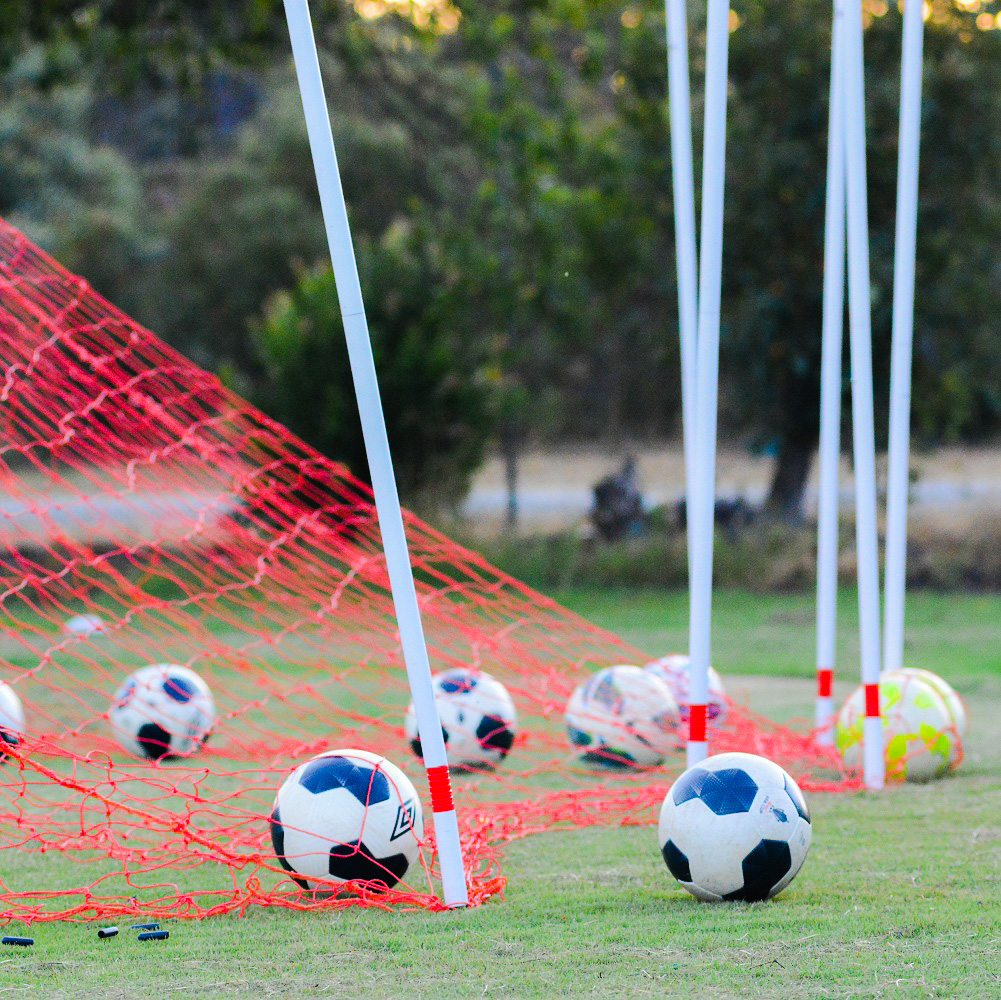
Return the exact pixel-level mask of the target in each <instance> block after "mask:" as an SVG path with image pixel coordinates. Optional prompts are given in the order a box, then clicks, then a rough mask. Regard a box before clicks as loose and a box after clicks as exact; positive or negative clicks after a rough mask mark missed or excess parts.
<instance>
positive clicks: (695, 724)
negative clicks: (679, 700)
mask: <svg viewBox="0 0 1001 1000" xmlns="http://www.w3.org/2000/svg"><path fill="white" fill-rule="evenodd" d="M688 739H689V740H690V741H691V742H692V743H705V741H706V706H705V705H689V706H688Z"/></svg>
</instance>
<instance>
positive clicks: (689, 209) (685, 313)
mask: <svg viewBox="0 0 1001 1000" xmlns="http://www.w3.org/2000/svg"><path fill="white" fill-rule="evenodd" d="M666 15H667V71H668V72H667V80H668V92H669V95H670V111H671V176H672V180H673V185H674V245H675V261H676V264H677V272H678V318H679V321H680V322H679V326H680V332H681V423H682V432H683V440H684V448H685V510H686V521H687V528H688V573H689V584H691V572H692V559H693V551H692V516H691V514H692V489H693V484H694V482H695V394H696V391H697V389H696V376H695V368H696V351H697V348H696V344H697V341H698V322H699V314H698V295H697V284H698V260H697V257H696V250H695V169H694V163H693V154H692V108H691V83H690V79H689V75H688V27H687V23H686V19H685V0H667V2H666Z"/></svg>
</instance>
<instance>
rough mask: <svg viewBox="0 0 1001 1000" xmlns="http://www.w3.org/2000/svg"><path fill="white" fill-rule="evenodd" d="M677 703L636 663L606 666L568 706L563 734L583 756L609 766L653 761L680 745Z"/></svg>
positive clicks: (643, 764)
mask: <svg viewBox="0 0 1001 1000" xmlns="http://www.w3.org/2000/svg"><path fill="white" fill-rule="evenodd" d="M680 723H681V720H680V716H679V712H678V703H677V702H676V701H675V700H674V696H673V695H672V694H671V692H670V691H669V690H668V689H667V686H666V685H665V684H664V682H663V681H661V680H659V679H658V678H657V677H654V676H653V675H652V674H649V673H647V672H646V671H644V670H641V669H640V668H639V667H633V666H628V665H626V664H620V665H619V666H615V667H605V669H604V670H599V671H598V672H597V673H596V674H594V675H593V676H592V677H590V678H588V679H587V680H586V681H584V683H583V684H580V685H579V686H578V687H577V688H576V690H575V691H574V693H573V694H572V695H571V696H570V701H569V702H568V703H567V708H566V726H567V736H568V738H569V740H570V743H571V744H572V745H573V746H574V748H575V749H576V750H577V751H578V753H579V754H580V756H581V758H582V759H583V760H585V761H587V762H588V763H594V764H604V765H605V766H607V767H630V766H633V767H654V766H655V765H657V764H659V763H660V762H661V761H662V760H663V759H664V758H665V757H666V756H667V754H668V753H670V751H671V750H672V749H674V748H675V747H677V746H678V741H679V738H680V737H679V732H678V727H679V725H680Z"/></svg>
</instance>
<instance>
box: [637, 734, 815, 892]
mask: <svg viewBox="0 0 1001 1000" xmlns="http://www.w3.org/2000/svg"><path fill="white" fill-rule="evenodd" d="M657 832H658V839H659V842H660V848H661V853H662V854H663V857H664V862H665V864H666V865H667V867H668V869H669V870H670V872H671V874H672V875H674V877H675V878H676V879H677V880H678V881H679V882H680V883H681V885H682V886H684V888H685V889H687V890H688V891H689V892H690V893H691V894H692V895H693V896H696V897H697V898H698V899H701V900H705V901H714V902H719V901H721V900H742V901H745V902H756V901H759V900H764V899H770V898H771V897H772V896H775V895H776V894H778V893H779V892H781V891H782V890H783V889H784V888H785V887H786V886H787V885H788V884H789V883H790V882H791V881H792V880H793V879H794V878H795V877H796V874H797V873H798V872H799V870H800V868H802V866H803V862H804V861H805V860H806V855H807V852H808V851H809V849H810V840H811V836H812V826H811V821H810V810H809V808H808V807H807V804H806V800H805V799H804V797H803V793H802V792H801V791H800V789H799V787H798V786H797V784H796V782H795V781H793V779H792V778H791V777H790V776H789V774H787V773H786V772H785V771H784V770H783V769H782V768H781V767H779V766H778V764H774V763H772V762H771V761H770V760H766V759H765V758H764V757H757V756H755V755H754V754H747V753H725V754H719V755H718V756H715V757H710V758H708V760H705V761H703V762H702V763H701V764H697V765H696V766H694V767H691V768H689V769H688V770H687V771H685V773H684V774H682V775H681V777H679V778H678V780H677V781H675V783H674V784H673V785H672V786H671V788H670V790H669V791H668V793H667V795H666V796H665V797H664V804H663V806H662V807H661V811H660V822H659V825H658V831H657Z"/></svg>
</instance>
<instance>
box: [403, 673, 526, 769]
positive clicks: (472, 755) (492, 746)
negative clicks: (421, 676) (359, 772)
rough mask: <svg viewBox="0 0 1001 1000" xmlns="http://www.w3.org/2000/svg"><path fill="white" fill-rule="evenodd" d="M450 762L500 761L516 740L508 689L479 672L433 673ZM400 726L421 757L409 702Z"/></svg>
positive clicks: (468, 764)
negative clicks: (404, 718) (402, 723)
mask: <svg viewBox="0 0 1001 1000" xmlns="http://www.w3.org/2000/svg"><path fill="white" fill-rule="evenodd" d="M431 680H432V686H433V687H434V702H435V705H436V706H437V708H438V717H439V718H440V719H441V732H442V736H444V737H445V749H446V752H447V754H448V762H449V764H450V765H451V766H452V767H455V768H460V769H473V768H487V767H492V766H494V765H496V764H499V763H500V762H501V761H502V760H503V759H504V758H505V757H506V756H507V755H508V751H509V750H510V749H511V747H512V745H513V744H514V737H515V733H516V732H517V729H516V722H517V719H518V713H517V712H516V711H515V707H514V702H513V701H512V700H511V696H510V695H509V694H508V693H507V688H505V687H504V685H503V684H501V682H500V681H499V680H496V679H495V678H493V677H491V676H490V674H486V673H483V672H482V671H474V670H466V669H462V668H460V669H456V670H448V671H446V672H445V673H443V674H435V675H434V677H432V679H431ZM403 728H404V731H405V732H406V734H407V739H408V740H410V748H411V749H412V750H413V751H414V753H415V754H417V756H418V757H423V756H424V752H423V750H422V749H421V738H420V735H419V733H418V732H417V713H416V712H415V711H414V706H413V703H412V702H411V704H410V707H409V708H408V709H407V717H406V720H405V721H404V726H403Z"/></svg>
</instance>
